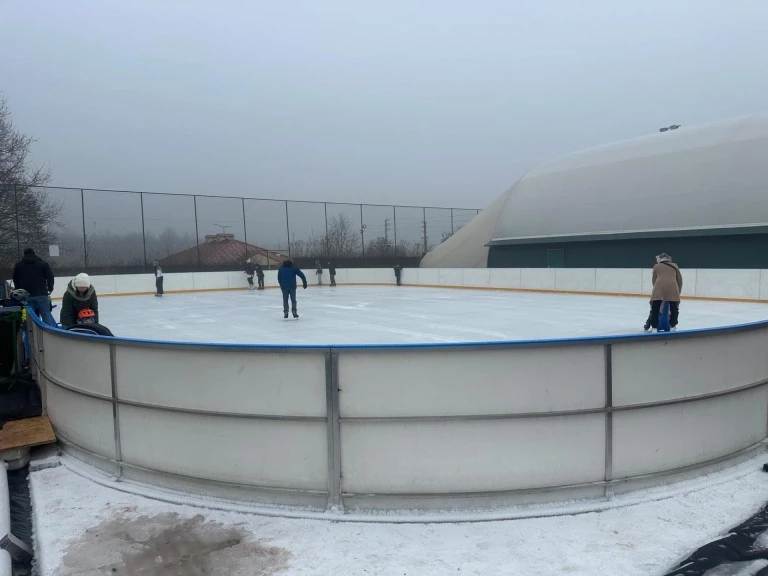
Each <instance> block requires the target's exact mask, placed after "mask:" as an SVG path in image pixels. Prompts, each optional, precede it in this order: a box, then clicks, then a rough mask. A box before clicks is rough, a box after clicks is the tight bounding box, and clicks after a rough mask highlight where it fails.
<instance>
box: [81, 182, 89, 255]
mask: <svg viewBox="0 0 768 576" xmlns="http://www.w3.org/2000/svg"><path fill="white" fill-rule="evenodd" d="M80 210H81V212H82V215H83V260H84V261H85V262H84V263H85V269H86V270H88V238H87V235H86V233H85V193H84V192H83V189H82V188H80Z"/></svg>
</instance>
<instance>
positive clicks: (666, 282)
mask: <svg viewBox="0 0 768 576" xmlns="http://www.w3.org/2000/svg"><path fill="white" fill-rule="evenodd" d="M652 280H653V293H652V294H651V300H663V301H665V302H680V291H681V290H682V289H683V275H682V274H680V269H679V268H678V267H677V264H675V263H674V262H659V263H658V264H656V266H654V267H653V276H652Z"/></svg>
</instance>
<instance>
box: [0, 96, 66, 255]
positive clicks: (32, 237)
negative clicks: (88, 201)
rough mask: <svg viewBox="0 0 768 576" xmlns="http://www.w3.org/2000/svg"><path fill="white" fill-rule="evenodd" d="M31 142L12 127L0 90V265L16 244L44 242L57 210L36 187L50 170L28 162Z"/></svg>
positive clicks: (43, 182)
mask: <svg viewBox="0 0 768 576" xmlns="http://www.w3.org/2000/svg"><path fill="white" fill-rule="evenodd" d="M34 142H35V140H34V138H32V137H31V136H26V135H25V134H22V133H21V132H19V131H18V130H17V129H16V128H15V127H14V125H13V122H12V120H11V111H10V110H9V108H8V104H7V102H6V99H5V97H3V95H2V94H0V267H8V266H9V265H10V264H11V263H13V262H14V261H15V260H16V259H17V258H18V256H19V249H20V248H23V247H25V246H33V247H38V248H39V247H42V246H45V245H47V244H48V243H49V242H50V240H51V238H52V234H51V232H50V227H51V225H52V224H55V219H56V218H57V217H58V215H59V214H60V213H61V206H60V205H57V204H56V203H54V202H51V201H50V200H49V199H48V196H47V194H46V193H45V191H43V190H40V189H37V188H36V187H38V186H43V185H44V184H46V183H47V182H48V181H49V180H50V172H49V170H48V169H47V168H44V167H42V166H38V167H35V166H32V165H31V163H30V161H29V158H28V156H29V151H30V147H31V146H32V144H33V143H34Z"/></svg>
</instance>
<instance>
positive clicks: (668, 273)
mask: <svg viewBox="0 0 768 576" xmlns="http://www.w3.org/2000/svg"><path fill="white" fill-rule="evenodd" d="M651 280H652V282H653V292H652V294H651V313H650V315H649V316H648V320H646V322H645V326H644V330H645V331H646V332H647V331H648V330H650V329H654V330H657V331H661V332H664V331H667V330H673V331H674V330H677V322H678V317H679V315H680V292H681V291H682V289H683V275H682V274H681V273H680V268H679V267H678V266H677V264H675V263H674V262H672V257H671V256H669V254H665V253H664V252H662V253H661V254H659V255H658V256H656V265H655V266H654V267H653V275H652V277H651ZM667 307H668V312H667V311H666V309H667ZM662 310H664V313H668V314H669V327H668V328H667V327H666V317H664V318H661V319H660V318H659V316H660V315H661V314H662Z"/></svg>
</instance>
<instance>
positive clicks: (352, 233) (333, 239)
mask: <svg viewBox="0 0 768 576" xmlns="http://www.w3.org/2000/svg"><path fill="white" fill-rule="evenodd" d="M360 242H361V234H360V230H358V229H356V228H355V226H354V224H353V223H352V219H351V218H349V216H347V215H346V214H337V215H335V216H333V217H332V218H331V219H330V220H328V234H327V236H326V244H327V252H328V256H331V257H333V258H339V257H349V256H355V255H357V254H358V252H360Z"/></svg>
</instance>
